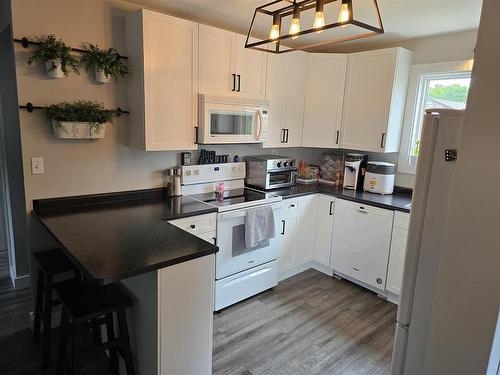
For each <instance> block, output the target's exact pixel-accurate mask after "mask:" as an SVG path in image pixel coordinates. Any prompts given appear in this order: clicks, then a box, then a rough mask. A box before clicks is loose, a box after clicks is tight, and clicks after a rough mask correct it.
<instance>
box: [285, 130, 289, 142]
mask: <svg viewBox="0 0 500 375" xmlns="http://www.w3.org/2000/svg"><path fill="white" fill-rule="evenodd" d="M285 130H286V140H285V143H288V132H289V130H290V129H285Z"/></svg>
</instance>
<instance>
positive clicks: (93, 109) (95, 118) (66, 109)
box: [47, 100, 113, 127]
mask: <svg viewBox="0 0 500 375" xmlns="http://www.w3.org/2000/svg"><path fill="white" fill-rule="evenodd" d="M47 116H48V117H49V119H50V120H57V121H67V122H88V123H90V125H91V126H93V127H100V126H101V125H102V124H104V123H105V122H110V121H111V120H112V119H113V111H110V110H109V109H105V108H104V105H103V104H101V103H97V102H91V101H84V100H80V101H76V102H73V103H67V102H63V103H58V104H52V105H50V106H48V107H47Z"/></svg>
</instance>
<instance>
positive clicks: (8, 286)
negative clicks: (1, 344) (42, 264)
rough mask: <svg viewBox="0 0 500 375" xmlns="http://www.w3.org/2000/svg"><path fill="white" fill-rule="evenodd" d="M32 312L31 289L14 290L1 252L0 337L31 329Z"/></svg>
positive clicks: (5, 256)
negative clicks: (30, 317)
mask: <svg viewBox="0 0 500 375" xmlns="http://www.w3.org/2000/svg"><path fill="white" fill-rule="evenodd" d="M30 311H33V309H32V300H31V292H30V289H22V290H17V291H16V290H14V288H13V286H12V281H11V279H10V273H9V259H8V255H7V252H6V251H0V337H2V336H5V335H8V334H10V333H13V332H18V331H21V330H23V329H26V328H29V327H30V321H29V315H28V314H29V313H30ZM0 374H1V372H0Z"/></svg>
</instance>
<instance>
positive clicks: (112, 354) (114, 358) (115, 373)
mask: <svg viewBox="0 0 500 375" xmlns="http://www.w3.org/2000/svg"><path fill="white" fill-rule="evenodd" d="M106 333H107V335H108V342H111V341H114V340H115V328H114V324H113V313H111V314H106ZM109 364H110V369H111V374H112V375H119V374H120V372H119V370H118V354H117V352H116V349H110V350H109Z"/></svg>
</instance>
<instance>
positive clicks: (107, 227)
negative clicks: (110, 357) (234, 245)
mask: <svg viewBox="0 0 500 375" xmlns="http://www.w3.org/2000/svg"><path fill="white" fill-rule="evenodd" d="M33 206H34V211H33V213H34V215H35V217H36V218H38V220H39V221H40V222H41V223H42V225H43V226H44V227H45V228H47V230H48V231H49V232H50V233H51V234H52V236H53V237H54V238H55V239H56V240H57V241H58V242H59V243H60V245H61V247H62V249H63V250H64V251H65V252H66V253H67V255H68V256H69V257H70V258H71V260H72V261H73V262H74V263H75V264H76V265H77V266H78V268H79V269H80V270H81V271H82V272H83V273H84V275H85V277H86V278H87V279H88V280H89V281H91V282H93V283H95V284H108V283H111V282H114V281H118V280H121V279H124V278H127V277H131V276H135V275H139V274H141V273H146V272H150V271H154V270H157V269H160V268H164V267H168V266H171V265H174V264H178V263H182V262H185V261H188V260H192V259H196V258H199V257H202V256H206V255H209V254H213V253H216V252H217V251H218V248H217V246H215V245H213V244H211V243H209V242H206V241H204V240H202V239H200V238H198V237H196V236H194V235H192V234H190V233H188V232H185V231H183V230H182V229H179V228H177V227H176V226H174V225H172V224H170V223H168V222H167V221H166V220H172V219H177V218H182V217H188V216H193V215H200V214H204V213H209V212H216V208H215V207H212V206H210V205H207V204H204V203H201V202H198V201H195V200H192V199H190V198H189V197H176V198H173V199H170V198H167V197H166V196H165V194H164V189H150V190H141V191H132V192H120V193H108V194H96V195H90V196H78V197H67V198H54V199H42V200H35V201H33Z"/></svg>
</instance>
